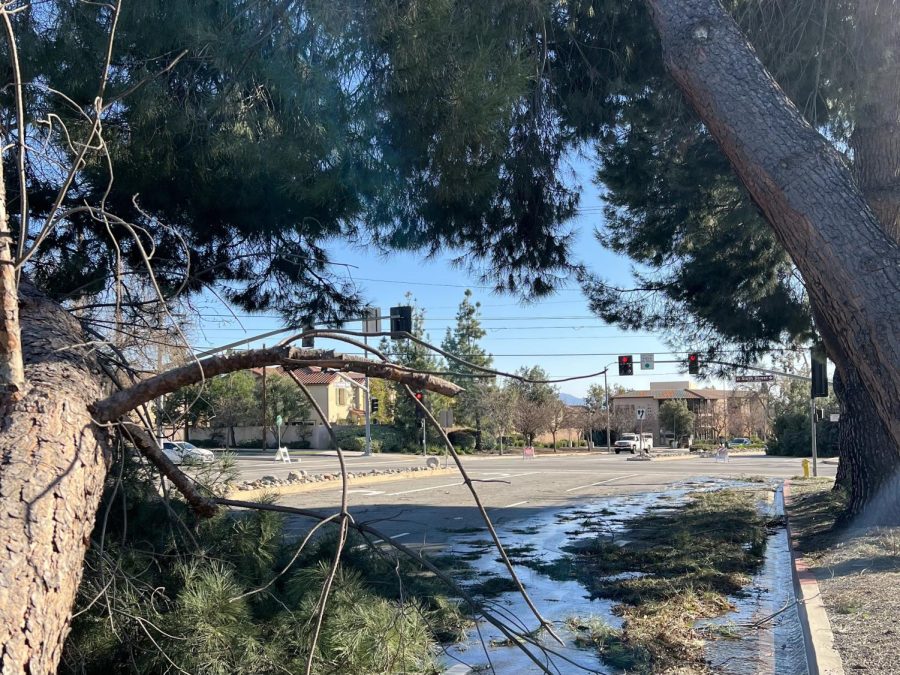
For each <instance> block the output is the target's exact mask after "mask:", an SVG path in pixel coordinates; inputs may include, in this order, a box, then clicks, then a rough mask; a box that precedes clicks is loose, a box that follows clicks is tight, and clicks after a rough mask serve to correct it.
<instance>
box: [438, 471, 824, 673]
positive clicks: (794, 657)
mask: <svg viewBox="0 0 900 675" xmlns="http://www.w3.org/2000/svg"><path fill="white" fill-rule="evenodd" d="M735 485H741V486H746V484H744V483H735V481H730V480H723V479H717V478H711V479H710V480H702V481H701V482H698V481H697V479H694V480H692V481H689V482H684V483H679V484H675V485H673V486H672V488H671V489H669V490H667V491H666V492H665V493H647V494H642V495H628V496H623V497H613V498H606V499H602V500H596V501H594V502H591V503H589V504H581V505H579V506H578V507H575V508H568V509H563V510H559V511H547V512H545V513H542V514H539V515H538V516H536V517H534V518H532V519H531V520H529V521H528V523H527V524H523V523H521V522H517V523H512V524H510V525H509V526H508V527H507V528H498V534H499V535H500V537H501V540H502V541H503V543H504V544H505V545H507V546H510V547H515V549H518V550H520V551H521V553H520V554H518V555H513V556H511V558H512V559H513V563H514V565H515V568H516V572H517V573H518V575H519V578H520V579H521V580H522V583H523V584H524V585H525V588H526V589H527V590H528V592H529V594H530V595H531V597H532V599H533V600H534V602H535V604H536V605H537V607H538V609H539V610H540V611H541V613H542V614H543V616H544V617H545V618H546V619H547V620H549V621H551V622H553V624H554V626H555V630H556V631H557V634H558V635H559V636H560V637H561V638H562V639H563V640H564V641H565V646H564V647H560V645H559V644H558V643H557V642H556V641H555V640H553V639H552V638H551V637H549V636H546V635H543V636H540V638H539V642H540V644H541V645H543V646H545V647H546V648H548V649H552V650H554V651H555V652H556V653H557V654H558V655H559V656H553V655H541V654H538V655H539V656H540V657H541V658H542V660H545V661H546V662H547V663H548V665H550V670H551V671H553V672H560V673H578V672H590V673H614V672H616V671H615V669H613V668H610V667H608V666H606V665H604V664H603V663H602V661H601V660H600V659H599V657H598V655H597V652H596V650H595V649H593V648H592V647H586V648H581V647H579V646H577V645H576V644H575V637H576V636H575V635H574V634H572V633H571V631H569V630H568V629H567V628H566V626H565V623H564V622H565V621H566V620H567V619H569V618H572V617H578V618H581V619H587V618H589V617H597V618H600V619H602V620H603V621H605V622H606V623H607V624H609V625H610V626H613V627H616V628H618V627H621V625H622V621H621V619H620V618H619V617H617V616H615V615H614V614H613V613H612V607H613V606H614V604H615V602H613V601H610V600H606V599H602V598H600V599H596V598H595V599H592V598H591V597H590V595H589V592H588V591H587V590H586V589H585V587H584V586H582V585H581V584H580V583H579V582H577V581H574V580H571V581H569V580H566V581H559V580H555V579H552V578H550V577H549V576H548V575H547V574H544V573H542V572H541V571H540V570H537V569H534V568H532V567H529V566H527V565H526V564H523V561H530V562H543V563H548V564H549V563H552V562H554V561H556V560H559V559H560V558H562V557H565V556H567V555H569V554H568V553H567V551H566V550H565V549H566V548H569V549H570V550H571V548H572V547H576V548H577V547H578V545H579V543H581V544H586V543H587V542H589V541H593V540H594V539H595V538H596V537H597V536H598V535H600V536H604V537H608V538H610V539H611V540H612V541H614V542H615V543H618V544H620V545H621V544H625V543H627V542H626V540H625V538H624V536H623V531H624V529H625V527H626V525H627V524H628V522H629V521H630V520H632V519H633V518H635V517H637V516H639V515H641V514H642V513H645V512H647V511H648V509H650V507H653V506H656V507H657V508H658V507H659V506H660V504H659V500H664V501H665V502H666V506H668V507H675V506H678V505H679V504H681V503H683V502H684V500H685V499H686V498H687V495H688V494H689V493H690V492H696V491H698V490H711V489H721V488H723V487H731V486H735ZM753 487H762V486H761V485H758V484H757V485H754V486H753ZM766 508H769V509H770V512H771V513H770V515H771V516H772V517H775V516H777V515H781V514H783V513H784V510H783V500H782V498H781V492H780V490H779V492H778V493H777V495H776V498H775V501H774V502H772V503H770V504H767V505H766ZM610 511H612V512H613V513H614V514H615V515H610ZM585 522H587V523H589V524H590V526H588V525H585V526H581V523H585ZM525 525H527V527H525ZM576 525H577V526H576ZM573 526H575V527H573ZM533 529H536V530H537V531H535V532H532V530H533ZM510 530H515V531H516V532H510ZM483 544H484V542H481V541H479V542H477V543H476V542H473V541H472V540H471V539H469V540H468V541H465V540H457V541H456V542H454V543H452V544H450V545H448V549H447V550H446V551H445V552H444V553H445V554H447V555H451V556H460V557H462V558H463V559H465V560H467V561H468V562H469V564H470V565H472V568H473V570H474V571H475V574H474V582H475V583H477V582H478V581H484V579H486V578H488V577H490V576H491V575H496V574H500V575H502V574H503V573H504V571H505V570H504V569H503V567H502V565H501V564H500V563H499V562H498V561H497V560H496V558H497V553H496V550H495V549H494V548H493V547H492V546H491V547H487V548H485V547H484V546H483ZM767 544H768V545H767V547H766V554H765V561H764V564H763V566H762V568H761V569H760V571H759V572H758V573H757V574H756V575H755V576H754V577H753V580H752V582H751V584H750V585H749V586H748V587H746V589H745V591H746V597H741V598H732V602H733V603H734V605H735V607H736V608H737V611H735V612H731V613H729V614H728V615H726V616H725V617H720V618H718V619H716V620H712V621H704V622H702V623H701V625H702V624H704V623H705V624H717V625H721V626H724V627H731V626H734V627H736V628H737V627H740V628H738V629H737V630H736V633H737V635H738V636H739V637H738V639H716V640H710V641H709V642H708V643H707V649H706V655H707V658H708V659H709V661H710V663H711V665H712V666H713V668H714V670H717V671H718V672H725V673H734V674H735V675H749V674H750V673H754V674H755V673H760V672H765V673H777V674H778V675H808V669H807V666H806V657H805V649H804V643H803V635H802V630H801V627H800V622H799V617H798V616H797V611H796V607H792V608H791V609H789V610H786V611H784V612H782V613H781V614H779V616H778V617H776V618H775V619H773V620H772V621H771V622H768V623H767V624H766V625H765V627H764V628H762V629H752V630H751V629H747V628H743V627H742V626H743V625H745V624H752V623H753V622H756V621H759V620H760V619H763V618H764V617H767V616H769V615H771V614H774V613H775V612H777V611H778V610H779V609H781V608H782V607H784V606H785V605H786V604H788V603H790V602H792V601H793V599H794V590H793V583H792V579H791V573H790V569H791V568H790V548H789V546H788V540H787V534H786V531H785V528H783V527H781V528H778V530H776V531H775V533H774V534H772V535H771V536H770V537H769V539H768V543H767ZM476 556H477V557H476ZM640 576H642V573H641V572H640V571H637V570H635V571H629V572H623V573H620V574H617V575H615V576H611V577H608V578H609V579H611V580H618V579H626V578H637V577H640ZM471 583H472V582H469V585H471ZM486 604H488V606H489V608H490V609H491V610H492V611H493V612H494V613H495V614H496V615H497V616H498V617H500V618H502V619H503V620H505V621H506V622H507V623H508V624H510V625H511V626H515V627H516V628H517V629H518V630H519V631H520V632H524V631H528V630H532V629H534V628H535V627H536V626H537V621H536V619H535V618H534V617H533V615H532V614H531V611H530V610H529V609H528V607H527V605H526V604H525V602H524V600H523V599H522V597H521V596H520V595H519V594H518V593H517V592H507V593H502V594H500V595H498V596H496V597H493V598H488V599H487V603H486ZM479 629H480V634H481V635H480V637H479V632H478V630H476V629H473V630H472V631H470V632H469V635H468V639H467V640H466V641H465V642H463V643H460V644H457V645H452V646H449V647H447V650H446V653H445V656H444V659H443V660H444V663H445V665H447V666H453V665H454V664H457V663H459V661H463V662H465V663H468V664H469V665H472V666H478V667H485V668H486V667H487V665H488V658H487V656H486V655H485V651H484V648H483V647H482V645H481V639H483V640H484V643H485V644H486V645H488V648H487V650H488V654H489V656H490V663H491V664H492V665H493V668H494V671H495V672H496V673H498V674H499V675H505V674H506V673H516V674H517V675H518V674H519V673H522V674H525V673H540V672H542V671H541V670H540V669H539V668H538V667H537V666H536V665H535V664H534V663H533V662H531V661H530V660H529V659H528V657H527V656H526V655H525V654H523V653H522V651H521V650H520V649H518V648H517V647H514V646H509V645H506V644H501V643H503V641H504V640H505V636H503V634H502V633H501V632H500V631H499V630H497V629H496V628H494V627H493V626H492V625H491V624H488V623H486V622H484V621H482V622H479ZM492 643H494V645H496V646H492ZM532 652H533V653H537V650H536V649H535V648H532ZM562 657H565V658H562ZM565 659H569V661H566V660H565ZM576 664H577V665H576Z"/></svg>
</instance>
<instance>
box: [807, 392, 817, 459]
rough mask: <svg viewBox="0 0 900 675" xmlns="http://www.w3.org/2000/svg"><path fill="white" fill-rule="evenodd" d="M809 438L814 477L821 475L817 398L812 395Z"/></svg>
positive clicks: (810, 399)
mask: <svg viewBox="0 0 900 675" xmlns="http://www.w3.org/2000/svg"><path fill="white" fill-rule="evenodd" d="M809 438H810V441H811V444H812V465H813V477H816V476H818V475H819V471H818V467H817V466H816V464H817V461H816V460H817V459H818V449H817V448H816V399H815V398H813V397H812V396H810V398H809Z"/></svg>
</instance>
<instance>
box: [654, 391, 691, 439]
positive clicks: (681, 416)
mask: <svg viewBox="0 0 900 675" xmlns="http://www.w3.org/2000/svg"><path fill="white" fill-rule="evenodd" d="M659 428H660V430H663V429H665V430H666V431H670V432H672V433H673V434H675V441H676V442H677V441H678V437H679V436H681V435H682V434H691V433H693V431H694V413H692V412H691V411H690V410H688V407H687V403H686V402H685V401H684V400H681V399H672V400H669V401H666V402H665V403H663V404H662V405H661V406H659Z"/></svg>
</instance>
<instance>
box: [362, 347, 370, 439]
mask: <svg viewBox="0 0 900 675" xmlns="http://www.w3.org/2000/svg"><path fill="white" fill-rule="evenodd" d="M363 342H364V343H365V344H366V345H367V346H368V344H369V338H368V337H366V336H363ZM365 382H366V388H365V391H364V395H363V402H364V404H365V405H364V406H363V407H364V408H365V410H366V453H365V455H366V457H369V456H370V455H371V454H372V422H371V417H372V413H371V411H372V392H371V391H370V390H369V374H368V373H366V380H365Z"/></svg>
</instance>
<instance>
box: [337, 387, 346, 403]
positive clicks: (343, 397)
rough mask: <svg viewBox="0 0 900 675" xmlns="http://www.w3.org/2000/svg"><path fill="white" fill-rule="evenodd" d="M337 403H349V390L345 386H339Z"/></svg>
mask: <svg viewBox="0 0 900 675" xmlns="http://www.w3.org/2000/svg"><path fill="white" fill-rule="evenodd" d="M337 404H338V405H347V390H346V389H343V388H339V389H338V390H337Z"/></svg>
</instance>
